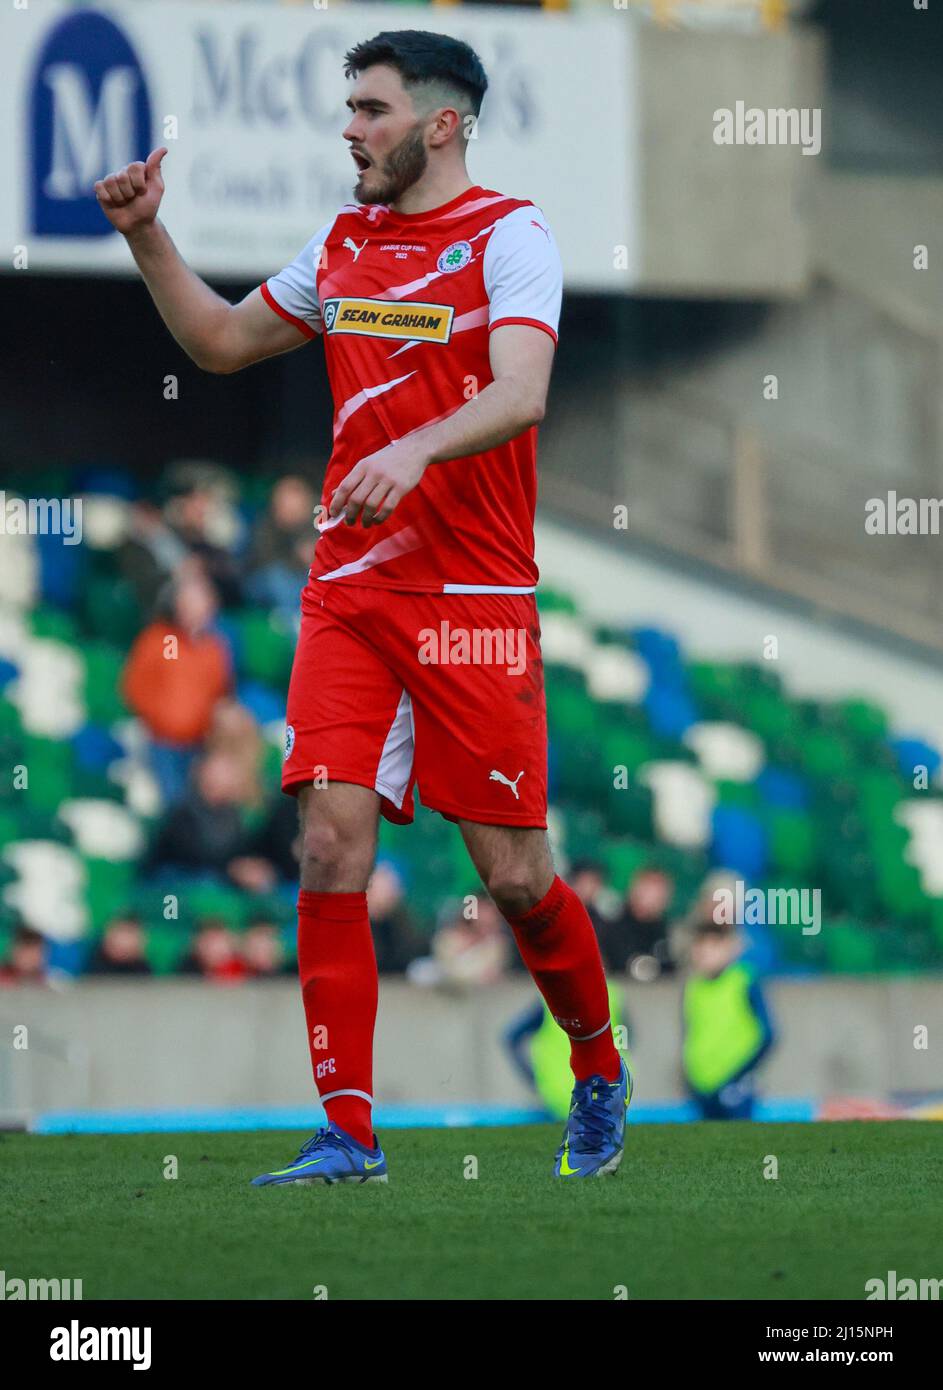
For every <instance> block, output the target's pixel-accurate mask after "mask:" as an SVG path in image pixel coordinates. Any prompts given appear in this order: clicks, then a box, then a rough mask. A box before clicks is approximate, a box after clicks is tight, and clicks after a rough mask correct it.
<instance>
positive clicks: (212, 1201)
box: [0, 1121, 943, 1300]
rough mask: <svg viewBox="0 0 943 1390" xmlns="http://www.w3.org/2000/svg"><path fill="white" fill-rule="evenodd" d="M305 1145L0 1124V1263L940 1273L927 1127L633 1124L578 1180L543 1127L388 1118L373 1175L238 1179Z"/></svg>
mask: <svg viewBox="0 0 943 1390" xmlns="http://www.w3.org/2000/svg"><path fill="white" fill-rule="evenodd" d="M305 1137H307V1136H305V1135H298V1134H294V1133H291V1134H286V1133H278V1132H273V1131H267V1132H255V1133H250V1134H153V1135H108V1136H97V1135H74V1136H62V1137H58V1136H56V1137H52V1136H50V1137H45V1136H36V1135H5V1136H0V1268H2V1269H4V1270H5V1271H6V1276H7V1278H8V1279H12V1278H29V1277H45V1278H51V1277H58V1278H63V1279H64V1278H72V1279H76V1278H81V1279H82V1280H83V1293H84V1297H85V1298H86V1299H97V1298H141V1299H151V1298H187V1299H198V1298H226V1299H270V1298H279V1299H311V1298H313V1297H314V1296H315V1290H316V1289H317V1288H319V1287H324V1288H326V1290H327V1296H328V1297H329V1298H330V1299H546V1298H550V1299H560V1298H563V1299H608V1300H611V1299H612V1298H613V1297H614V1296H615V1293H614V1290H616V1289H617V1288H618V1287H619V1286H625V1288H626V1290H627V1292H628V1297H629V1298H632V1299H650V1298H655V1299H672V1298H714V1299H727V1298H731V1299H755V1298H760V1299H777V1298H802V1299H832V1298H854V1299H862V1298H864V1296H865V1282H866V1281H867V1280H868V1279H869V1278H874V1277H876V1276H877V1277H881V1278H885V1277H886V1275H887V1272H888V1271H889V1270H896V1271H897V1274H898V1277H899V1278H903V1277H907V1276H909V1277H914V1278H919V1277H921V1276H923V1277H943V1267H941V1263H940V1251H941V1249H943V1201H941V1195H943V1126H941V1125H938V1124H933V1123H927V1122H915V1123H909V1122H901V1121H896V1122H893V1123H886V1124H882V1123H876V1122H868V1123H847V1124H838V1123H836V1124H796V1125H791V1124H697V1125H632V1126H630V1128H629V1131H628V1135H627V1139H628V1142H627V1146H626V1153H625V1158H624V1159H623V1162H622V1168H621V1171H620V1172H619V1174H618V1175H617V1176H616V1177H615V1178H609V1179H602V1180H599V1181H592V1182H578V1181H570V1182H568V1181H566V1180H565V1179H564V1180H554V1179H553V1178H551V1177H550V1176H549V1169H550V1164H551V1161H552V1157H553V1153H554V1150H555V1148H556V1144H557V1142H558V1127H557V1126H548V1125H533V1126H528V1127H526V1128H508V1129H453V1130H391V1131H388V1132H387V1133H386V1134H384V1135H383V1136H382V1139H383V1144H384V1148H385V1149H386V1153H387V1158H388V1161H389V1165H390V1181H389V1183H388V1184H386V1185H382V1184H379V1183H373V1184H367V1185H366V1186H363V1187H360V1186H357V1187H353V1186H334V1187H324V1186H320V1185H319V1186H291V1187H281V1188H268V1189H265V1188H263V1189H257V1188H251V1187H249V1186H248V1180H249V1178H250V1177H252V1176H254V1175H255V1174H256V1173H260V1172H263V1171H265V1170H266V1169H270V1168H273V1167H278V1166H282V1165H283V1164H284V1163H286V1162H287V1161H289V1160H290V1159H291V1158H292V1157H293V1156H294V1154H295V1152H296V1151H297V1148H298V1146H299V1143H300V1141H301V1140H302V1139H303V1138H305ZM170 1155H173V1156H175V1157H176V1159H177V1161H178V1176H177V1177H176V1178H165V1176H164V1171H165V1169H166V1168H167V1166H168V1165H167V1159H168V1156H170ZM771 1158H772V1159H775V1160H776V1162H777V1164H778V1177H776V1178H767V1177H764V1172H769V1171H771V1169H772V1164H771ZM472 1159H474V1160H475V1161H476V1162H477V1173H478V1176H477V1177H476V1178H474V1177H467V1176H466V1173H468V1172H470V1171H473V1164H472V1162H471V1160H472Z"/></svg>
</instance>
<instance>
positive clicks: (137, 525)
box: [116, 499, 187, 613]
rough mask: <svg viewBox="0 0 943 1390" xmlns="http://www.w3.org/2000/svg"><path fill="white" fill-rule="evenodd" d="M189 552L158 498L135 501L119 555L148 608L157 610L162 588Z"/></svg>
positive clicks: (145, 607)
mask: <svg viewBox="0 0 943 1390" xmlns="http://www.w3.org/2000/svg"><path fill="white" fill-rule="evenodd" d="M186 555H187V547H186V546H185V545H184V543H183V541H182V540H181V539H180V537H179V536H177V535H176V534H175V533H174V531H173V530H172V529H171V528H170V526H168V524H167V522H166V520H165V518H164V514H163V512H162V511H161V510H160V508H159V507H158V506H157V505H156V504H155V503H154V502H149V501H146V500H143V499H142V500H140V501H137V502H133V503H132V504H131V518H130V526H129V530H128V535H127V537H126V539H125V540H124V541H123V542H122V544H121V545H120V546H119V548H118V551H117V554H116V559H117V562H118V567H119V569H120V571H121V573H122V575H123V576H124V578H125V579H127V580H129V581H130V583H131V584H132V585H133V586H134V590H135V593H136V594H137V598H138V602H139V603H140V605H141V607H142V608H143V609H144V610H145V611H146V612H148V613H149V612H151V611H152V610H153V608H154V606H155V605H156V603H157V601H158V598H159V597H160V592H161V590H162V589H163V587H164V585H165V584H166V583H167V580H168V579H170V578H171V577H172V575H173V574H174V573H175V572H176V570H177V568H178V567H179V566H180V565H181V564H182V563H183V561H184V560H185V559H186Z"/></svg>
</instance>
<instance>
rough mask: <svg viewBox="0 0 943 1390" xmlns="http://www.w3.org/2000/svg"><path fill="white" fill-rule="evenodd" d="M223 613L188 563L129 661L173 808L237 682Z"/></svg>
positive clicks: (131, 698) (127, 681) (128, 694)
mask: <svg viewBox="0 0 943 1390" xmlns="http://www.w3.org/2000/svg"><path fill="white" fill-rule="evenodd" d="M217 608H218V604H217V599H216V594H215V591H214V589H213V586H212V585H211V584H210V583H209V581H208V580H207V579H206V576H205V575H204V574H203V573H202V572H201V571H200V569H199V567H198V566H197V565H195V564H193V563H188V564H187V565H186V566H185V567H184V568H183V569H182V570H181V572H180V574H179V575H178V577H177V579H176V580H175V581H174V583H173V585H172V587H171V589H170V590H169V592H168V594H167V597H166V601H165V610H164V614H163V615H162V616H160V617H158V618H157V619H155V621H154V622H152V623H150V624H149V625H148V626H147V627H146V628H144V630H143V631H142V632H140V633H139V634H138V636H137V638H136V639H135V642H134V645H133V646H132V648H131V652H130V654H129V656H128V660H127V662H126V664H125V668H124V675H123V680H122V685H123V690H124V696H125V699H126V700H127V702H128V704H129V706H130V707H131V709H132V710H134V712H135V714H136V715H137V716H138V717H139V718H140V719H141V721H142V722H143V723H144V724H145V725H146V727H147V729H148V731H149V733H150V734H151V738H152V746H151V756H152V765H153V769H154V775H155V777H156V778H157V782H158V785H159V786H160V790H161V794H162V796H163V800H164V803H165V804H167V803H169V802H172V801H174V800H176V799H177V797H179V796H180V795H181V793H182V792H183V789H184V787H185V786H186V778H187V772H188V770H189V767H190V763H191V762H192V759H193V756H194V754H195V751H196V749H197V746H198V745H199V743H200V742H201V741H202V740H203V739H204V738H205V737H206V735H207V733H208V732H209V729H210V725H211V722H212V717H213V709H214V707H215V705H216V702H217V700H219V699H221V697H222V696H223V695H225V693H226V692H227V690H228V689H229V686H230V683H231V679H232V673H231V663H230V654H229V648H228V647H227V645H226V643H225V642H224V641H223V639H222V638H221V637H220V636H219V635H218V634H217V633H215V632H213V631H212V625H213V622H214V620H215V618H216V614H217ZM171 638H172V639H174V640H173V641H170V640H169V639H171Z"/></svg>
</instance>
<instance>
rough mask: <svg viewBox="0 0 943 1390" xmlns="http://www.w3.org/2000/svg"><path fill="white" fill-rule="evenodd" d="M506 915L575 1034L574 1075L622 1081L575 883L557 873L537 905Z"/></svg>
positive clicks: (595, 949)
mask: <svg viewBox="0 0 943 1390" xmlns="http://www.w3.org/2000/svg"><path fill="white" fill-rule="evenodd" d="M507 921H508V925H509V926H510V928H511V930H512V931H513V933H514V938H515V940H516V941H517V945H518V949H519V950H520V953H521V956H522V957H523V960H524V964H525V965H526V966H527V968H528V970H529V971H530V973H531V975H532V976H533V980H534V984H535V985H536V986H537V988H538V989H539V990H540V992H541V994H542V995H543V997H544V999H545V1000H546V1001H547V1007H548V1008H549V1010H550V1012H551V1013H552V1014H553V1016H554V1018H555V1019H556V1021H557V1023H559V1025H560V1027H561V1028H562V1029H563V1031H564V1033H566V1034H567V1035H568V1037H569V1039H570V1066H571V1067H572V1069H573V1075H574V1076H575V1077H576V1079H577V1080H578V1081H585V1080H587V1078H588V1077H590V1076H597V1075H598V1076H603V1077H605V1079H606V1080H607V1081H617V1080H618V1078H619V1067H620V1059H619V1054H618V1052H617V1051H616V1046H615V1043H614V1041H613V1038H612V1024H611V1021H610V1018H609V995H608V993H607V991H606V976H605V973H604V971H603V965H602V957H601V956H600V954H599V942H598V941H597V940H596V932H595V931H594V929H593V924H592V922H591V921H590V917H589V913H588V912H587V911H586V908H585V907H584V906H583V904H582V903H581V902H580V900H579V898H578V897H577V896H576V894H575V893H574V892H573V889H572V888H570V887H569V885H568V884H566V883H564V882H563V879H562V878H560V877H557V878H555V879H554V880H553V882H552V883H551V885H550V887H549V889H548V890H547V894H546V896H545V897H544V898H542V899H541V901H540V902H539V903H538V904H537V906H536V907H532V908H531V909H530V911H529V912H525V913H523V914H522V915H521V916H520V917H509V918H508V919H507Z"/></svg>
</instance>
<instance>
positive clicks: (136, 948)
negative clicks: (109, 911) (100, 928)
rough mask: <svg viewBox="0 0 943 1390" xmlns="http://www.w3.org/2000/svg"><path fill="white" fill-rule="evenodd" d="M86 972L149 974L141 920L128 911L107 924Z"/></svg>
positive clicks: (97, 973) (95, 973) (94, 973)
mask: <svg viewBox="0 0 943 1390" xmlns="http://www.w3.org/2000/svg"><path fill="white" fill-rule="evenodd" d="M88 970H89V973H90V974H92V975H150V973H151V967H150V966H149V965H148V963H147V960H146V958H145V955H144V928H143V926H142V924H141V919H140V917H137V916H136V915H135V914H134V913H132V912H127V913H125V914H124V915H123V916H121V917H116V918H115V919H114V920H113V921H111V922H109V923H108V925H107V927H106V928H105V931H104V934H103V935H102V938H101V940H100V941H99V943H98V946H97V948H96V950H95V954H94V955H93V956H92V959H91V960H90V961H89V965H88Z"/></svg>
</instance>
